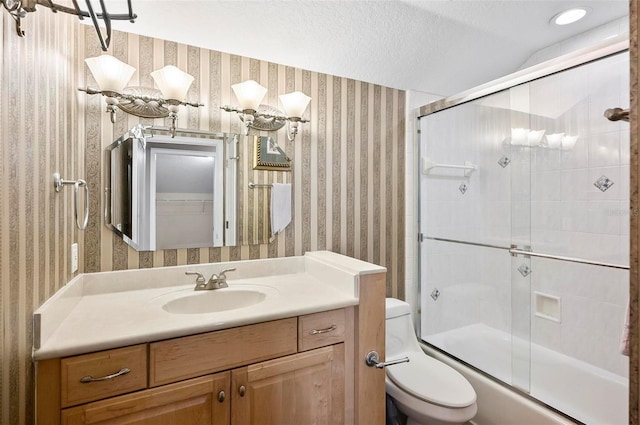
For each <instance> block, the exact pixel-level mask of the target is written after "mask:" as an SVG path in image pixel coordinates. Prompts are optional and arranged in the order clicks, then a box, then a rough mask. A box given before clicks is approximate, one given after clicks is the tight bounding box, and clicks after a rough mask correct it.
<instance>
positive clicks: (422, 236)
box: [418, 233, 424, 242]
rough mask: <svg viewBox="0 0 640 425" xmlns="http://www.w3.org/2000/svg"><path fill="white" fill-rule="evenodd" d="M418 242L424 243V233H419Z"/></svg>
mask: <svg viewBox="0 0 640 425" xmlns="http://www.w3.org/2000/svg"><path fill="white" fill-rule="evenodd" d="M418 242H424V235H423V234H422V233H418Z"/></svg>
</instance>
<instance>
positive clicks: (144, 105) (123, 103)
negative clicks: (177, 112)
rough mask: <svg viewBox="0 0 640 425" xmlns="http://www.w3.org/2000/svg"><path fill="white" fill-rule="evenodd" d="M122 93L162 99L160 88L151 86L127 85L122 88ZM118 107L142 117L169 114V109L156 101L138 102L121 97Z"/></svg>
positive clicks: (164, 116) (157, 116)
mask: <svg viewBox="0 0 640 425" xmlns="http://www.w3.org/2000/svg"><path fill="white" fill-rule="evenodd" d="M122 94H124V95H133V96H140V97H149V98H156V99H162V93H161V92H160V90H157V89H154V88H151V87H135V86H134V87H125V89H124V90H122ZM118 108H120V109H122V110H123V111H124V112H126V113H127V114H131V115H135V116H137V117H142V118H166V117H168V116H169V110H168V109H167V108H165V107H164V106H161V105H159V104H158V103H156V102H136V101H128V100H125V99H119V103H118Z"/></svg>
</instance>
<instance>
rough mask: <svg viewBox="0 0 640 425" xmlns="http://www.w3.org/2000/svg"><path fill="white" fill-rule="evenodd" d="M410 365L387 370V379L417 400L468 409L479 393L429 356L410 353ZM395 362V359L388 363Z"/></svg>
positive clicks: (449, 368)
mask: <svg viewBox="0 0 640 425" xmlns="http://www.w3.org/2000/svg"><path fill="white" fill-rule="evenodd" d="M407 357H409V362H408V363H400V364H396V365H392V366H388V367H387V368H386V371H387V376H388V377H389V378H390V379H391V380H392V381H393V383H394V384H396V385H397V386H398V387H400V388H401V389H402V390H404V391H406V392H408V393H409V394H411V395H413V396H414V397H417V398H420V399H422V400H424V401H426V402H428V403H433V404H438V405H440V406H444V407H458V408H460V407H467V406H471V405H472V404H473V403H475V401H476V392H475V391H474V390H473V387H472V386H471V384H470V383H469V382H468V381H467V380H466V379H465V378H464V376H462V375H461V374H460V373H458V371H456V370H455V369H453V368H452V367H450V366H447V365H446V364H444V363H442V362H441V361H438V360H436V359H434V358H432V357H429V356H427V355H426V354H421V353H409V354H408V355H407ZM388 360H392V359H388Z"/></svg>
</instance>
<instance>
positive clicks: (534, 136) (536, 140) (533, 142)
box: [527, 130, 546, 146]
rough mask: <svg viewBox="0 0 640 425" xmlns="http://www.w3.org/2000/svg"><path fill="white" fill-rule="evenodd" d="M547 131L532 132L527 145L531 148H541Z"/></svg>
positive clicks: (528, 136)
mask: <svg viewBox="0 0 640 425" xmlns="http://www.w3.org/2000/svg"><path fill="white" fill-rule="evenodd" d="M545 131H546V130H531V131H530V132H529V134H528V135H527V144H528V145H529V146H540V142H542V138H543V137H544V133H545Z"/></svg>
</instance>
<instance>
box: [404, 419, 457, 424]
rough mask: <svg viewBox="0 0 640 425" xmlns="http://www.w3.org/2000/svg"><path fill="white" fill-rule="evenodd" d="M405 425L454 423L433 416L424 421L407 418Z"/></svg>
mask: <svg viewBox="0 0 640 425" xmlns="http://www.w3.org/2000/svg"><path fill="white" fill-rule="evenodd" d="M464 423H468V422H464ZM406 425H454V424H453V422H442V421H439V420H437V419H434V418H431V419H429V420H428V421H426V422H418V421H416V420H414V419H412V418H407V424H406ZM456 425H457V424H456ZM459 425H463V424H459Z"/></svg>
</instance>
